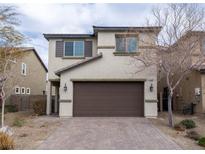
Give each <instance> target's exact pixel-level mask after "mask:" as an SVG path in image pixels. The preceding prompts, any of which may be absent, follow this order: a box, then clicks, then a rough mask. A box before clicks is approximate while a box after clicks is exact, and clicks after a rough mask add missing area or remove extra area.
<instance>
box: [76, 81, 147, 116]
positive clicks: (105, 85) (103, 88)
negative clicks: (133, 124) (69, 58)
mask: <svg viewBox="0 0 205 154" xmlns="http://www.w3.org/2000/svg"><path fill="white" fill-rule="evenodd" d="M73 110H74V116H143V115H144V83H143V82H74V104H73Z"/></svg>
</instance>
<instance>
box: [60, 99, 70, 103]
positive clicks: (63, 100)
mask: <svg viewBox="0 0 205 154" xmlns="http://www.w3.org/2000/svg"><path fill="white" fill-rule="evenodd" d="M59 102H60V103H72V100H70V99H61V100H59Z"/></svg>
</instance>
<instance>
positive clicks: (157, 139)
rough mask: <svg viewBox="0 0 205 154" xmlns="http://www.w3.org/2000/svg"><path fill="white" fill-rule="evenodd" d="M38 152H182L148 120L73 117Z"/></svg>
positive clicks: (66, 120) (64, 122)
mask: <svg viewBox="0 0 205 154" xmlns="http://www.w3.org/2000/svg"><path fill="white" fill-rule="evenodd" d="M38 149H68V150H69V149H70V150H72V149H99V150H100V149H102V150H103V149H108V150H109V149H118V150H120V149H128V150H129V149H181V148H180V147H179V146H178V145H177V144H176V143H175V142H173V141H172V140H171V139H170V138H169V137H168V136H165V135H164V134H163V133H162V132H161V131H160V130H158V129H157V128H156V127H154V126H153V125H152V124H151V123H150V121H149V120H148V119H145V118H124V117H123V118H113V117H112V118H108V117H106V118H101V117H99V118H96V117H92V118H88V117H83V118H70V119H64V120H63V125H62V126H60V128H58V129H57V130H56V132H54V133H53V134H52V135H51V136H49V137H48V138H47V139H46V140H45V141H44V142H43V143H42V144H41V145H40V146H39V147H38Z"/></svg>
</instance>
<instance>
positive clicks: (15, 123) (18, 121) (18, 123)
mask: <svg viewBox="0 0 205 154" xmlns="http://www.w3.org/2000/svg"><path fill="white" fill-rule="evenodd" d="M24 124H25V121H24V120H23V119H20V118H15V119H14V121H13V126H16V127H22V126H23V125H24Z"/></svg>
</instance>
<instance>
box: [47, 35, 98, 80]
mask: <svg viewBox="0 0 205 154" xmlns="http://www.w3.org/2000/svg"><path fill="white" fill-rule="evenodd" d="M66 40H69V39H66ZM66 40H64V41H66ZM85 40H92V41H93V56H95V55H96V51H97V47H96V39H85ZM56 41H57V40H54V39H52V40H49V49H48V50H49V52H48V80H55V79H59V77H58V76H56V75H55V73H54V72H55V71H57V70H59V69H61V68H64V67H67V66H69V65H72V64H74V63H76V62H78V61H81V60H82V59H79V58H78V59H75V58H74V59H72V58H69V59H68V58H63V57H56V56H55V49H56Z"/></svg>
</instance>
